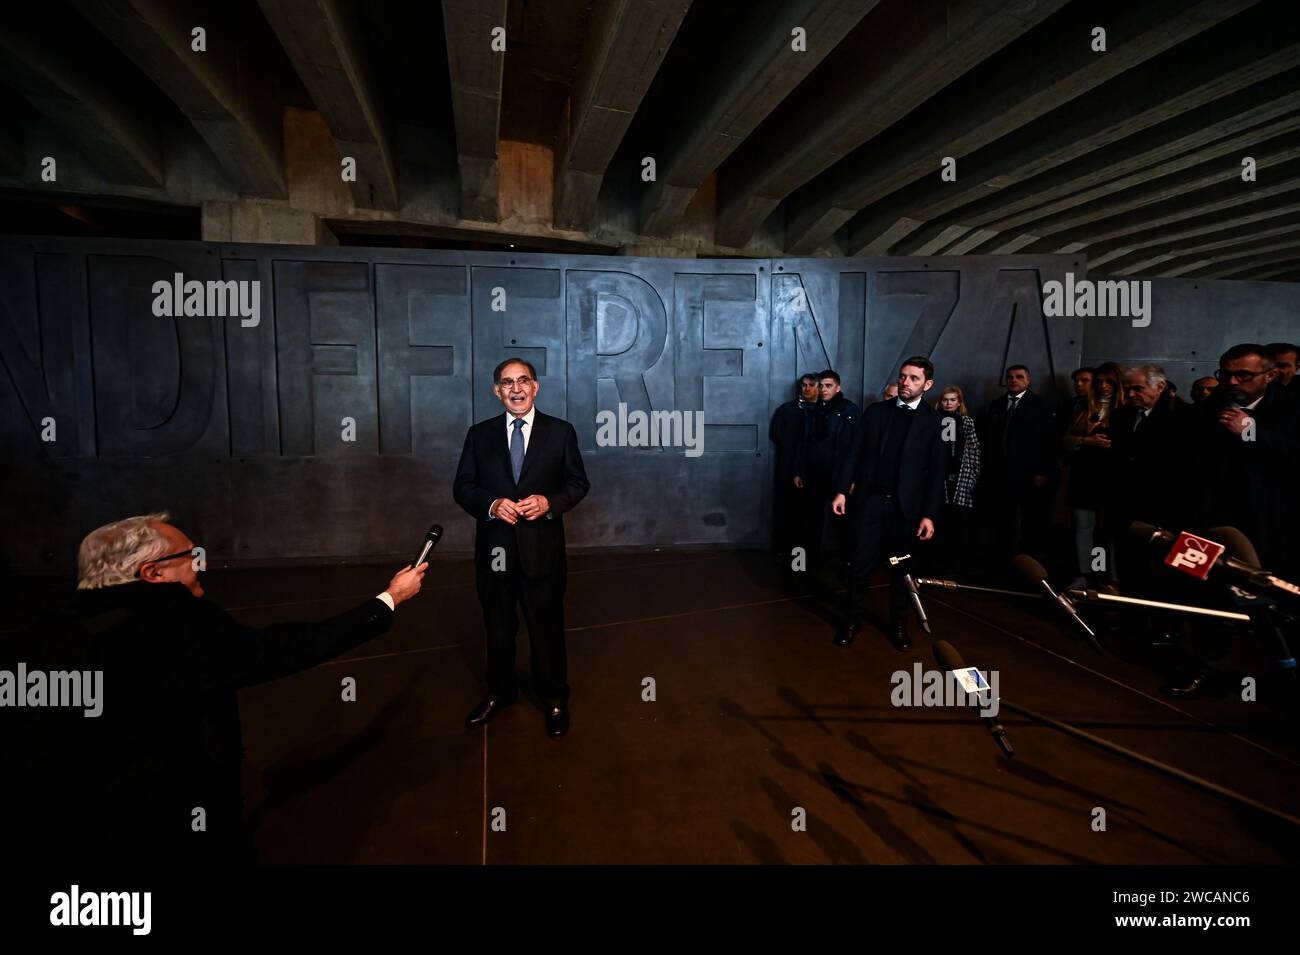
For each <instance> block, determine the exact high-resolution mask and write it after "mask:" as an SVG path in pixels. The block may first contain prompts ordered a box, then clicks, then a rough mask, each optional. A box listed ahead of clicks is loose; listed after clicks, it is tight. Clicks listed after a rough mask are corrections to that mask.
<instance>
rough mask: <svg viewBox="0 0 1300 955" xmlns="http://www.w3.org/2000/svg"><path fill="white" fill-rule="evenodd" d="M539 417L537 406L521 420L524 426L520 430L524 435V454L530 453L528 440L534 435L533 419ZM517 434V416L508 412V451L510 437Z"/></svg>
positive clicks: (508, 448)
mask: <svg viewBox="0 0 1300 955" xmlns="http://www.w3.org/2000/svg"><path fill="white" fill-rule="evenodd" d="M536 416H537V405H533V406H532V407H531V408H529V409H528V414H526V415H524V416H523V417H522V418H520V419H519V420H521V421H522V422H523V423H524V426H523V427H522V428H520V429H519V430H520V431H522V432H523V433H524V454H527V453H528V439H529V438H531V437H532V435H533V418H535V417H536ZM514 433H515V416H514V415H512V414H511V413H510V412H508V411H507V412H506V450H507V451H508V450H510V436H511V435H512V434H514Z"/></svg>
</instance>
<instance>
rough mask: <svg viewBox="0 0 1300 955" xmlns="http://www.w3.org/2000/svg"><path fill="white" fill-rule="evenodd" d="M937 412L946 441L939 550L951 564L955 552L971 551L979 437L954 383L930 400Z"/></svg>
mask: <svg viewBox="0 0 1300 955" xmlns="http://www.w3.org/2000/svg"><path fill="white" fill-rule="evenodd" d="M934 407H935V410H936V411H938V412H939V419H940V426H941V428H942V430H941V432H940V433H941V435H942V436H943V438H944V440H945V441H947V442H948V456H947V460H948V469H947V474H946V475H945V477H944V482H943V501H944V516H943V521H942V523H941V524H940V525H939V526H940V527H945V528H946V530H947V533H944V534H942V536H941V540H942V541H943V542H945V546H944V547H943V552H944V554H945V556H946V557H947V558H948V561H947V562H948V563H950V564H952V565H953V566H954V567H955V566H956V565H957V564H959V563H960V561H959V559H958V555H959V554H962V553H967V554H969V553H971V552H972V551H973V544H974V541H973V539H972V537H971V535H972V531H973V527H974V509H975V485H976V484H977V483H978V482H979V478H980V439H979V437H978V436H977V435H976V432H975V419H974V418H973V417H971V414H970V411H969V410H968V409H967V407H966V396H965V395H964V394H962V390H961V388H959V387H958V386H957V385H948V386H947V387H946V388H944V389H943V390H942V391H940V392H939V397H938V398H936V399H935V402H934Z"/></svg>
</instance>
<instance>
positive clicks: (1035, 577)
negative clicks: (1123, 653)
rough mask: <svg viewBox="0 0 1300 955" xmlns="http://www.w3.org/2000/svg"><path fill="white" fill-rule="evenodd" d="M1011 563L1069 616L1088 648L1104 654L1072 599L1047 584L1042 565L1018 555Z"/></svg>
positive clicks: (1023, 555) (1028, 557)
mask: <svg viewBox="0 0 1300 955" xmlns="http://www.w3.org/2000/svg"><path fill="white" fill-rule="evenodd" d="M1011 563H1012V565H1013V566H1014V567H1015V568H1016V570H1018V571H1020V573H1021V574H1022V575H1023V576H1024V577H1025V579H1026V580H1029V581H1030V582H1031V583H1033V584H1035V585H1037V587H1038V589H1039V590H1041V591H1042V592H1043V593H1044V594H1045V595H1046V596H1047V599H1048V600H1050V601H1051V602H1052V603H1054V604H1056V605H1057V606H1058V607H1060V608H1061V609H1062V610H1064V611H1065V612H1066V613H1067V614H1069V616H1070V620H1071V621H1072V622H1073V624H1074V626H1075V628H1076V629H1077V630H1079V631H1080V632H1081V633H1082V634H1083V636H1084V639H1085V640H1087V641H1088V646H1090V647H1092V648H1093V649H1094V650H1096V651H1097V652H1098V653H1101V652H1102V649H1101V644H1100V643H1098V642H1097V635H1096V634H1095V633H1093V632H1092V628H1091V627H1089V626H1088V625H1087V624H1086V623H1084V622H1083V618H1082V617H1080V616H1079V611H1078V610H1076V609H1075V607H1074V604H1073V603H1071V601H1070V598H1069V597H1066V596H1063V595H1061V594H1058V593H1057V592H1056V591H1055V590H1053V589H1052V585H1051V584H1049V583H1048V582H1047V571H1046V569H1044V567H1043V565H1042V564H1040V563H1039V562H1038V561H1036V560H1034V558H1032V557H1030V556H1029V555H1028V554H1017V555H1016V558H1015V560H1013V561H1012V562H1011Z"/></svg>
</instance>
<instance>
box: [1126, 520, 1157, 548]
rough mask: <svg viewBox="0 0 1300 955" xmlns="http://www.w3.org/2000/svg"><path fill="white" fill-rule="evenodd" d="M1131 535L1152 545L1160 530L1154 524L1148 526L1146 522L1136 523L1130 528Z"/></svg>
mask: <svg viewBox="0 0 1300 955" xmlns="http://www.w3.org/2000/svg"><path fill="white" fill-rule="evenodd" d="M1128 529H1129V533H1130V534H1132V535H1133V536H1134V537H1136V538H1138V540H1141V541H1143V542H1144V543H1150V542H1151V540H1152V538H1154V537H1155V536H1156V535H1157V534H1159V533H1160V528H1158V527H1156V526H1155V525H1154V524H1148V523H1147V522H1146V521H1134V522H1133V523H1132V524H1130V525H1129V526H1128Z"/></svg>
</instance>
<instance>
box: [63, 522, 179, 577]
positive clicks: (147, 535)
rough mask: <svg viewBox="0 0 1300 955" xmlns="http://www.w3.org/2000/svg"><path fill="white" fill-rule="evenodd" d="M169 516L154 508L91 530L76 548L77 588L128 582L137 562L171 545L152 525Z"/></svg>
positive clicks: (150, 557)
mask: <svg viewBox="0 0 1300 955" xmlns="http://www.w3.org/2000/svg"><path fill="white" fill-rule="evenodd" d="M170 520H171V515H170V514H168V513H167V512H166V511H155V512H154V513H153V514H141V515H139V516H137V517H128V518H125V519H124V520H120V521H114V522H113V523H111V524H105V525H104V526H103V527H98V528H96V529H95V530H93V531H91V532H90V533H89V534H87V535H86V537H85V539H84V540H82V542H81V548H80V549H79V550H78V551H77V589H78V590H98V589H99V588H100V587H112V586H114V585H116V584H129V583H131V582H132V581H133V580H135V579H136V576H135V575H136V571H138V570H139V569H140V565H141V564H145V563H148V562H149V561H151V560H157V559H158V558H159V557H161V556H163V554H165V553H167V548H168V547H170V546H171V545H170V544H168V543H167V538H166V537H164V536H163V534H162V531H160V530H158V528H157V527H156V526H154V525H155V524H161V523H166V522H168V521H170Z"/></svg>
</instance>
